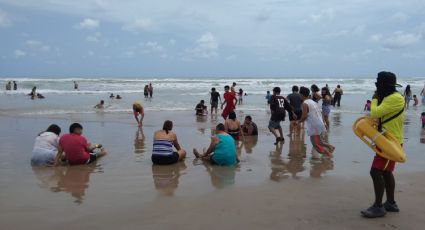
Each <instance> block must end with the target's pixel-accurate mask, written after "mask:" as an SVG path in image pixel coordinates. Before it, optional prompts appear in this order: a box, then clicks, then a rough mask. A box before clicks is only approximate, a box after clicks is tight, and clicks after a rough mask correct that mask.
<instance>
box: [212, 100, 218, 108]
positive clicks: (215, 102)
mask: <svg viewBox="0 0 425 230" xmlns="http://www.w3.org/2000/svg"><path fill="white" fill-rule="evenodd" d="M214 108H216V109H217V108H218V101H213V102H211V109H214Z"/></svg>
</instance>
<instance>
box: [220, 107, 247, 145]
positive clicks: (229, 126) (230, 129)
mask: <svg viewBox="0 0 425 230" xmlns="http://www.w3.org/2000/svg"><path fill="white" fill-rule="evenodd" d="M224 127H225V130H226V132H227V133H228V134H229V135H230V136H232V137H233V139H235V140H239V136H242V137H243V132H242V128H241V123H240V122H239V121H238V119H236V113H235V112H231V113H230V114H229V118H228V119H226V121H225V122H224Z"/></svg>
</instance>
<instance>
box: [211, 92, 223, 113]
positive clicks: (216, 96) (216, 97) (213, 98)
mask: <svg viewBox="0 0 425 230" xmlns="http://www.w3.org/2000/svg"><path fill="white" fill-rule="evenodd" d="M219 100H220V104H221V96H220V93H219V92H217V91H216V90H215V88H211V97H210V104H211V114H212V113H213V110H215V114H217V108H218V101H219Z"/></svg>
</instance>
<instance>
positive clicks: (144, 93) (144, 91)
mask: <svg viewBox="0 0 425 230" xmlns="http://www.w3.org/2000/svg"><path fill="white" fill-rule="evenodd" d="M143 95H144V96H145V99H146V98H149V85H145V88H144V89H143Z"/></svg>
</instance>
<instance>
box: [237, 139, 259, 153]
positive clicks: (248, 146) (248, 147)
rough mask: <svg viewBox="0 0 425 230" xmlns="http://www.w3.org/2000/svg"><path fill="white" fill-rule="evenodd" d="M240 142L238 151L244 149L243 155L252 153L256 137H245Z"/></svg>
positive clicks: (256, 140)
mask: <svg viewBox="0 0 425 230" xmlns="http://www.w3.org/2000/svg"><path fill="white" fill-rule="evenodd" d="M240 142H241V145H240V147H239V148H240V149H241V150H242V148H245V153H252V149H253V148H254V147H255V146H256V145H257V142H258V136H246V137H244V139H243V140H242V141H240Z"/></svg>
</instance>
